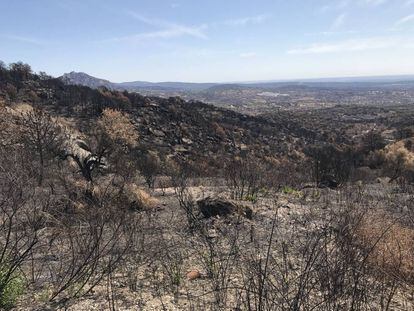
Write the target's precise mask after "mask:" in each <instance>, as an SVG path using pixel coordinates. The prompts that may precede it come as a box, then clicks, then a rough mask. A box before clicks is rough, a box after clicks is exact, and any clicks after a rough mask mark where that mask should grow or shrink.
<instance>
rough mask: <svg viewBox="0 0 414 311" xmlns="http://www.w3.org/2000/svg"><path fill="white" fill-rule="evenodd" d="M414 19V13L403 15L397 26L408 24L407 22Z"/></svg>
mask: <svg viewBox="0 0 414 311" xmlns="http://www.w3.org/2000/svg"><path fill="white" fill-rule="evenodd" d="M413 21H414V14H411V15H407V16H405V17H403V18H401V19H399V20H398V21H397V22H396V23H395V26H396V27H398V26H402V25H404V24H407V23H410V22H413Z"/></svg>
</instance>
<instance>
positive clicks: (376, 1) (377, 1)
mask: <svg viewBox="0 0 414 311" xmlns="http://www.w3.org/2000/svg"><path fill="white" fill-rule="evenodd" d="M361 2H362V3H363V4H368V5H373V6H378V5H381V4H384V3H386V2H388V0H361Z"/></svg>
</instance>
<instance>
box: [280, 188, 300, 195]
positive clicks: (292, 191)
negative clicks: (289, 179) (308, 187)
mask: <svg viewBox="0 0 414 311" xmlns="http://www.w3.org/2000/svg"><path fill="white" fill-rule="evenodd" d="M282 192H283V193H284V194H292V195H300V191H298V190H296V189H293V188H292V187H289V186H284V187H283V188H282Z"/></svg>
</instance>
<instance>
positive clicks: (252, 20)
mask: <svg viewBox="0 0 414 311" xmlns="http://www.w3.org/2000/svg"><path fill="white" fill-rule="evenodd" d="M269 18H270V15H269V14H260V15H255V16H248V17H243V18H235V19H228V20H225V21H223V22H220V23H218V24H222V25H228V26H245V25H248V24H262V23H264V22H265V21H266V20H268V19H269Z"/></svg>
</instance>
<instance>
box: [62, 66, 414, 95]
mask: <svg viewBox="0 0 414 311" xmlns="http://www.w3.org/2000/svg"><path fill="white" fill-rule="evenodd" d="M60 79H61V80H62V81H63V82H64V83H66V84H76V85H84V86H88V87H91V88H99V87H106V88H109V89H114V90H127V91H165V92H199V91H206V90H208V89H210V88H213V89H217V87H219V88H220V89H225V88H232V89H234V88H235V87H237V88H245V87H253V88H277V87H284V86H287V85H290V86H309V87H322V86H323V87H372V86H389V85H401V86H404V85H406V84H410V85H412V84H413V83H414V75H399V76H376V77H375V76H373V77H343V78H321V79H303V80H290V81H288V80H284V81H283V80H278V81H259V82H237V83H189V82H147V81H133V82H122V83H115V82H111V81H108V80H105V79H100V78H96V77H93V76H91V75H88V74H86V73H84V72H73V71H72V72H70V73H65V74H64V75H63V76H61V77H60Z"/></svg>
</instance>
